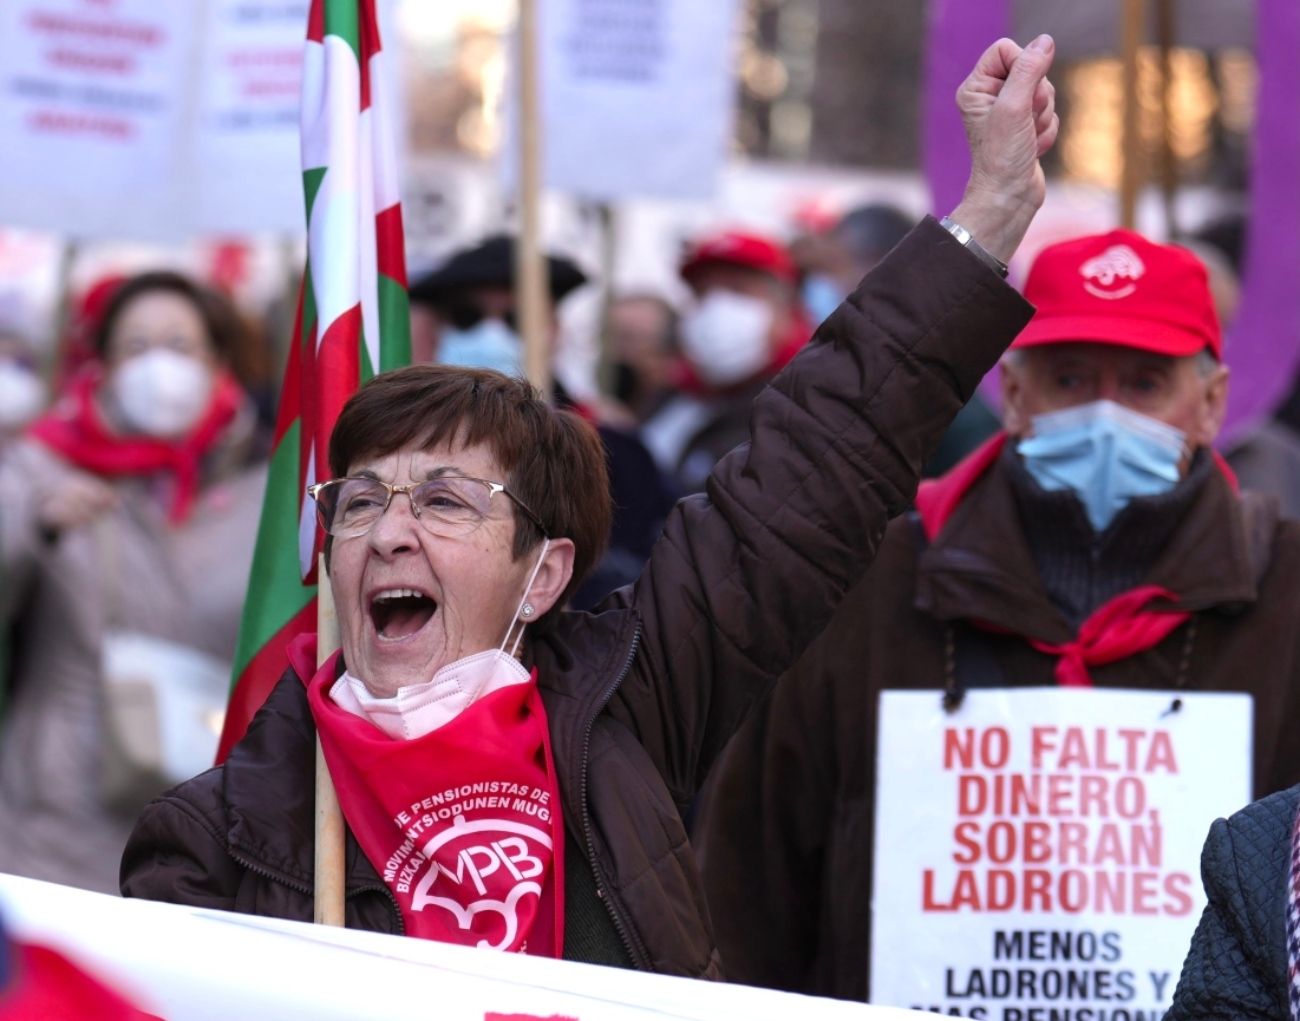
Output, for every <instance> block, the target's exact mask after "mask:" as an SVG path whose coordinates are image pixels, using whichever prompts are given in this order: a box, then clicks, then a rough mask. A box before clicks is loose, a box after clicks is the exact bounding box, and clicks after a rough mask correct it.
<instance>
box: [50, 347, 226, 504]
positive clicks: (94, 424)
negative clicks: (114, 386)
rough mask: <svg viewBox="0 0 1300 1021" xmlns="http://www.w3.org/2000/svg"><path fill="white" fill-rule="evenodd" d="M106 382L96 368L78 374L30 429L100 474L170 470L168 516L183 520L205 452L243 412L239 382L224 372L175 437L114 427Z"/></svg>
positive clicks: (69, 458) (197, 485)
mask: <svg viewBox="0 0 1300 1021" xmlns="http://www.w3.org/2000/svg"><path fill="white" fill-rule="evenodd" d="M102 381H103V378H102V374H101V373H100V372H99V371H98V370H96V371H90V372H86V373H85V374H83V375H81V376H78V377H77V378H76V379H74V380H73V381H72V382H71V383H69V384H68V390H67V393H66V395H65V396H64V397H63V398H62V399H61V400H60V401H59V402H58V403H57V404H56V405H55V407H54V409H53V410H52V411H50V412H49V413H47V414H45V415H43V416H42V417H41V418H39V419H37V420H36V421H35V422H34V423H32V425H31V427H30V428H29V430H28V432H29V433H30V434H31V435H32V436H33V437H35V438H36V439H37V440H39V441H40V442H41V443H43V444H45V446H47V447H49V448H50V449H51V450H54V451H56V452H57V453H59V454H61V455H62V456H63V457H65V458H67V459H68V460H69V461H71V462H72V463H73V464H75V465H76V466H77V467H78V468H84V469H85V470H86V471H88V472H93V473H94V474H96V475H104V476H108V477H117V476H123V475H153V474H155V473H158V472H165V473H167V474H169V475H170V476H171V478H172V481H173V484H174V489H173V492H172V500H171V507H170V509H169V511H168V520H170V521H171V522H172V524H179V523H180V522H182V521H184V520H185V519H186V518H187V517H189V514H190V511H191V510H192V509H193V506H194V498H195V496H197V494H198V490H199V479H200V472H201V469H202V464H203V457H204V455H205V454H207V453H208V451H210V450H211V449H212V448H213V447H214V446H215V445H216V443H217V441H218V440H220V439H221V436H222V434H223V433H224V432H225V431H226V429H227V427H228V426H229V425H230V423H231V422H233V421H234V419H235V415H236V414H237V413H238V412H239V406H240V403H241V401H242V400H243V395H242V393H241V392H240V389H239V384H238V383H236V382H235V380H234V378H233V377H232V376H230V375H229V374H228V373H224V372H223V373H220V374H219V375H218V376H217V378H216V381H215V383H214V385H213V388H212V398H211V400H210V401H209V402H208V409H207V411H206V412H204V414H203V417H201V418H200V419H199V421H198V422H197V423H196V424H195V426H194V428H193V429H191V430H190V431H189V433H188V434H187V435H186V436H184V437H182V438H181V439H179V440H174V441H171V440H160V439H156V438H155V437H152V436H124V435H120V434H118V433H115V432H113V431H112V430H110V429H109V427H108V425H107V424H106V423H105V422H104V419H103V416H102V415H100V412H99V408H98V407H97V406H96V404H95V394H96V392H97V391H98V390H99V387H100V384H101V383H102Z"/></svg>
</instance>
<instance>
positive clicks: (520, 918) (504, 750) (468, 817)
mask: <svg viewBox="0 0 1300 1021" xmlns="http://www.w3.org/2000/svg"><path fill="white" fill-rule="evenodd" d="M335 676H336V669H335V666H334V663H333V662H331V663H327V664H326V665H325V666H324V667H323V668H322V669H321V670H320V671H319V672H317V674H316V676H315V677H314V678H313V679H312V680H311V682H310V683H309V684H308V686H307V694H308V701H309V702H310V704H311V710H312V715H313V717H314V718H315V720H316V726H317V729H318V731H319V733H320V737H321V745H322V747H323V749H324V752H325V759H326V761H327V762H328V764H329V767H330V773H331V775H332V776H333V778H334V785H335V788H336V789H337V791H338V796H339V804H340V807H341V808H342V810H343V816H344V818H345V819H346V820H347V823H348V826H349V827H350V828H351V829H352V832H353V834H354V835H355V836H356V838H357V842H358V843H359V844H360V846H361V849H362V851H363V852H364V853H365V855H366V858H367V859H369V861H370V863H371V864H372V865H374V867H375V870H376V871H377V872H378V873H379V874H380V876H381V877H382V878H383V881H384V884H385V885H386V886H387V887H388V888H389V890H391V891H392V893H393V896H394V898H395V899H396V900H397V904H398V907H399V908H400V910H401V913H402V920H403V922H404V923H405V925H406V931H407V933H408V934H409V935H412V936H419V937H423V938H425V939H436V940H441V941H443V942H448V943H460V944H465V945H469V946H479V947H491V948H493V949H497V950H514V951H520V952H523V953H529V954H534V955H539V956H556V957H558V956H559V955H560V953H561V952H562V950H563V947H564V928H563V913H564V892H563V890H562V889H561V884H562V881H563V876H564V868H563V833H564V830H563V824H562V822H561V821H560V819H559V816H560V809H559V803H558V802H559V789H558V786H557V783H556V780H555V766H554V763H553V762H552V759H551V749H550V738H549V734H548V732H547V727H546V717H545V712H544V710H543V707H542V701H541V697H540V695H538V693H537V684H536V682H537V677H536V674H535V673H534V675H533V677H532V678H531V679H530V681H529V682H528V683H527V684H512V685H509V686H507V687H504V688H501V689H498V690H496V691H493V692H491V693H490V694H488V695H486V696H484V697H483V698H481V699H480V700H479V701H477V702H475V703H474V704H473V705H471V706H469V707H468V708H467V709H465V710H464V711H463V712H462V713H461V714H460V715H459V716H457V717H456V718H455V719H453V720H452V721H451V722H449V723H447V724H445V725H443V726H441V727H439V728H438V729H437V730H434V731H433V732H431V733H429V734H426V735H424V736H423V737H418V738H415V739H413V740H409V741H404V740H397V739H394V738H391V737H389V736H388V735H386V734H384V733H383V732H382V731H380V730H379V729H378V728H377V727H375V726H374V725H373V724H372V723H370V722H369V721H367V720H365V719H362V718H361V717H358V716H354V715H352V714H351V713H348V712H346V711H345V710H343V709H342V708H340V707H339V706H338V705H336V704H335V703H334V702H333V700H332V699H331V698H330V697H329V688H330V686H331V685H332V684H333V682H334V679H335Z"/></svg>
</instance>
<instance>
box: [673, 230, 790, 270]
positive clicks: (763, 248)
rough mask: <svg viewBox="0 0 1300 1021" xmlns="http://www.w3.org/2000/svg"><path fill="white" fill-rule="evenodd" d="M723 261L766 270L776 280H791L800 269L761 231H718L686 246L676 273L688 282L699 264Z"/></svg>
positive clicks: (785, 252)
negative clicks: (755, 232)
mask: <svg viewBox="0 0 1300 1021" xmlns="http://www.w3.org/2000/svg"><path fill="white" fill-rule="evenodd" d="M715 263H722V264H725V265H731V266H746V267H748V268H749V269H756V270H758V271H759V272H761V273H768V274H770V275H772V276H774V277H776V278H777V279H778V280H784V281H786V282H788V283H794V282H795V281H797V280H798V279H799V271H798V270H797V269H796V268H795V264H794V260H793V259H792V258H790V253H789V252H787V251H786V250H785V246H784V245H781V244H778V243H777V242H775V241H773V240H772V239H771V238H766V237H763V236H762V235H761V234H748V233H745V232H744V231H737V230H730V231H724V232H723V233H721V234H708V235H705V236H704V237H702V238H699V239H697V240H696V241H695V242H694V243H693V244H692V245H691V246H690V248H689V249H687V252H686V257H685V258H684V259H682V264H681V267H680V269H679V270H678V272H680V273H681V276H682V279H683V280H685V281H686V282H687V283H690V280H691V275H692V274H693V273H694V272H695V271H696V270H697V269H699V268H700V267H701V266H706V265H710V264H715Z"/></svg>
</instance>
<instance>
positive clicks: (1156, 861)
mask: <svg viewBox="0 0 1300 1021" xmlns="http://www.w3.org/2000/svg"><path fill="white" fill-rule="evenodd" d="M1252 732H1253V731H1252V705H1251V699H1250V697H1249V696H1248V695H1239V694H1203V693H1192V694H1188V693H1181V692H1180V693H1178V694H1177V695H1176V696H1175V695H1171V694H1169V693H1164V692H1149V691H1113V690H1112V691H1103V690H1098V689H1060V688H1024V689H1018V690H1015V689H989V690H975V691H970V692H968V693H967V694H966V696H965V699H964V700H963V702H962V704H961V706H960V707H959V708H958V709H957V710H956V711H954V712H951V713H949V712H946V711H945V710H944V708H943V706H942V704H941V696H940V693H938V692H934V691H886V692H884V693H882V695H881V701H880V741H879V748H878V760H877V784H876V821H875V850H874V858H873V862H874V875H873V884H872V885H873V895H872V930H871V932H872V935H871V1002H872V1003H878V1004H890V1005H894V1006H900V1007H914V1008H919V1009H928V1010H933V1011H935V1012H936V1013H945V1014H948V1015H950V1016H955V1017H971V1018H983V1019H987V1021H1040V1019H1046V1018H1047V1017H1049V1016H1051V1017H1052V1018H1058V1017H1059V1018H1074V1019H1078V1021H1083V1019H1088V1018H1091V1019H1100V1018H1107V1019H1109V1021H1158V1019H1159V1018H1160V1017H1161V1016H1162V1015H1163V1014H1164V1011H1165V1010H1166V1009H1167V1008H1168V1006H1169V1002H1170V1000H1171V998H1172V996H1173V991H1174V986H1175V985H1176V984H1177V981H1178V974H1179V969H1180V968H1181V965H1182V961H1183V957H1184V955H1185V954H1186V951H1187V946H1188V943H1189V942H1190V940H1191V936H1192V932H1193V930H1194V929H1195V927H1196V922H1197V920H1198V918H1199V916H1200V913H1201V909H1202V908H1203V907H1204V904H1205V898H1204V895H1203V893H1202V890H1201V883H1200V873H1199V862H1200V852H1201V845H1202V843H1203V842H1204V840H1205V835H1206V833H1207V831H1208V830H1209V826H1210V823H1211V822H1213V821H1214V819H1216V818H1218V817H1219V816H1225V815H1230V814H1231V813H1232V812H1234V811H1236V810H1238V809H1240V808H1241V807H1243V806H1244V805H1245V804H1246V803H1247V802H1248V801H1249V800H1250V787H1251V780H1250V776H1251V762H1252ZM1099 1012H1100V1013H1099Z"/></svg>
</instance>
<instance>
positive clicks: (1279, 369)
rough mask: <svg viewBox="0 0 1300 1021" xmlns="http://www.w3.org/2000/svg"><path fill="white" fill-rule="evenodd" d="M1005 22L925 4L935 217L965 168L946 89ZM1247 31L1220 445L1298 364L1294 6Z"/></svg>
mask: <svg viewBox="0 0 1300 1021" xmlns="http://www.w3.org/2000/svg"><path fill="white" fill-rule="evenodd" d="M1106 9H1109V8H1106ZM1012 20H1013V14H1012V3H1011V0H934V2H933V3H932V4H931V5H930V24H929V39H928V45H927V48H926V62H925V107H924V109H925V115H924V116H925V123H924V126H923V134H922V141H923V146H924V157H923V162H924V170H925V174H926V177H927V180H928V181H929V184H930V194H931V197H932V201H933V208H934V211H935V212H936V214H942V213H945V212H948V211H949V210H951V209H952V207H953V206H955V205H956V204H957V202H958V201H959V200H960V198H961V194H962V189H963V187H964V186H965V183H966V176H967V174H968V173H969V170H970V158H969V156H968V155H967V152H966V140H965V135H964V133H963V131H962V127H961V118H960V117H959V116H958V114H957V109H956V105H955V103H954V102H953V95H954V93H955V92H956V91H957V86H958V85H960V84H961V82H962V79H963V78H964V77H965V76H966V74H967V73H968V72H969V71H970V69H971V68H972V67H974V65H975V61H976V59H978V57H979V55H980V53H982V52H983V50H984V49H985V47H987V46H988V44H989V43H991V42H992V41H993V40H994V39H996V38H998V37H999V36H1002V35H1008V36H1013V37H1014V35H1015V31H1014V26H1013V24H1012ZM1255 35H1256V46H1255V55H1256V59H1257V61H1258V67H1259V79H1258V92H1257V101H1256V102H1257V106H1256V114H1255V130H1254V137H1253V140H1252V162H1251V184H1250V225H1249V226H1250V230H1249V231H1248V236H1247V237H1248V240H1247V246H1246V258H1245V266H1244V278H1243V280H1242V295H1241V305H1240V307H1239V310H1238V313H1237V320H1236V322H1235V323H1234V324H1233V328H1232V330H1231V332H1230V334H1229V336H1228V338H1227V350H1226V358H1227V361H1228V364H1229V365H1230V366H1231V367H1232V386H1231V390H1230V399H1229V404H1228V421H1227V423H1226V425H1225V428H1224V433H1223V440H1224V441H1225V442H1230V441H1231V440H1233V439H1237V438H1240V437H1241V436H1242V434H1243V433H1244V432H1245V431H1246V430H1248V429H1249V428H1250V426H1251V425H1252V424H1254V423H1255V422H1258V421H1259V420H1261V419H1263V418H1266V417H1267V416H1269V415H1270V414H1272V412H1273V410H1274V409H1275V408H1276V407H1277V405H1278V404H1279V403H1280V402H1281V401H1282V399H1283V398H1284V397H1286V395H1287V394H1288V393H1289V392H1290V389H1291V385H1292V382H1293V380H1294V377H1295V375H1296V371H1297V369H1298V368H1300V113H1297V111H1300V61H1297V60H1296V54H1297V53H1300V4H1297V3H1296V2H1295V0H1258V2H1257V5H1256V15H1255ZM1019 41H1021V42H1024V41H1025V40H1019ZM1049 189H1050V184H1049ZM986 392H987V388H986Z"/></svg>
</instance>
